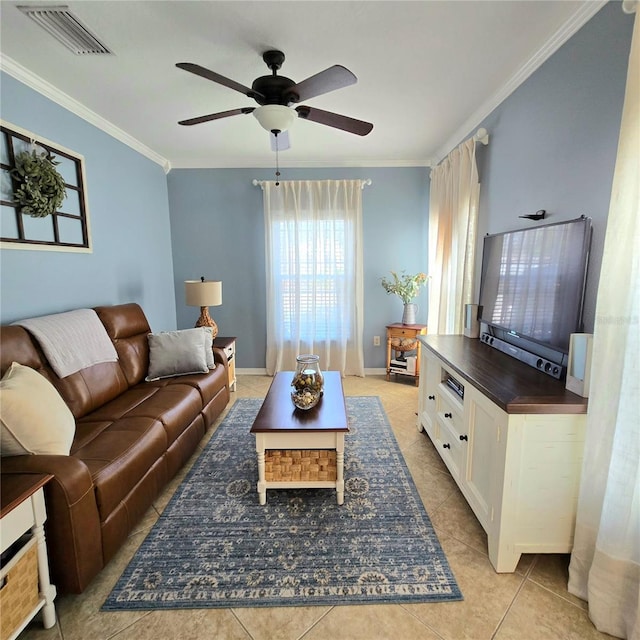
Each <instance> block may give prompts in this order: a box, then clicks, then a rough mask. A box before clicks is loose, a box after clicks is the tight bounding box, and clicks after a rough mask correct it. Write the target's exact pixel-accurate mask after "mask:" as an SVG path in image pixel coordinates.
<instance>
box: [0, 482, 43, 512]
mask: <svg viewBox="0 0 640 640" xmlns="http://www.w3.org/2000/svg"><path fill="white" fill-rule="evenodd" d="M49 480H53V476H52V475H50V474H46V473H43V474H39V473H33V474H32V473H29V474H16V475H13V474H10V473H5V474H4V475H3V476H2V484H1V485H0V518H4V517H5V516H6V515H7V514H8V513H9V512H11V511H12V510H13V509H15V508H16V507H17V506H18V505H19V504H22V503H23V502H24V501H25V500H28V499H29V498H30V497H31V496H32V495H33V494H34V493H35V492H36V491H37V490H38V489H40V487H44V485H45V484H47V482H49Z"/></svg>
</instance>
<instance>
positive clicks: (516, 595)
mask: <svg viewBox="0 0 640 640" xmlns="http://www.w3.org/2000/svg"><path fill="white" fill-rule="evenodd" d="M538 558H539V556H538V555H536V557H535V558H534V559H533V562H532V563H531V564H530V565H529V567H528V568H527V570H526V571H525V572H524V575H523V576H522V582H521V583H520V586H519V587H518V589H517V590H516V592H515V594H514V595H513V598H511V602H510V603H509V606H508V607H507V609H506V611H505V612H504V614H503V615H502V617H501V618H500V620H499V621H498V624H497V625H496V628H495V629H494V631H493V633H492V634H491V640H494V638H495V637H496V635H497V633H498V632H499V631H500V627H501V626H502V624H503V622H504V621H505V619H506V618H507V616H508V615H509V612H510V611H511V608H512V607H513V605H514V604H515V602H516V600H517V599H518V596H519V595H520V592H521V591H522V589H524V586H525V584H526V583H527V580H528V579H529V576H530V575H531V572H532V571H533V569H534V567H535V566H536V564H537V562H538Z"/></svg>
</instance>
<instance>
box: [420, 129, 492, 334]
mask: <svg viewBox="0 0 640 640" xmlns="http://www.w3.org/2000/svg"><path fill="white" fill-rule="evenodd" d="M475 146H476V142H475V141H474V140H473V139H470V140H467V141H466V142H464V143H462V144H461V145H460V146H459V147H457V148H456V149H454V150H453V151H452V152H451V153H450V154H449V155H448V156H447V157H446V158H445V159H444V160H443V161H442V162H441V163H440V164H439V165H438V166H437V167H435V168H434V169H432V170H431V191H430V196H429V275H430V276H431V279H430V281H429V316H428V320H427V324H428V332H429V333H432V334H459V333H462V331H463V328H464V305H465V304H469V303H472V302H473V300H472V297H473V284H474V268H475V246H476V236H477V221H478V200H479V197H480V184H479V182H478V168H477V166H476V156H475Z"/></svg>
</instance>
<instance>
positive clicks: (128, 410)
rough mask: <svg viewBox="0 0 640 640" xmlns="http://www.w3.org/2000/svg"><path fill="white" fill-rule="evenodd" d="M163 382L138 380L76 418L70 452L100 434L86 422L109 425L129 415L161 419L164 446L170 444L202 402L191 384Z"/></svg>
mask: <svg viewBox="0 0 640 640" xmlns="http://www.w3.org/2000/svg"><path fill="white" fill-rule="evenodd" d="M193 377H198V378H206V377H208V376H193ZM186 379H189V376H181V377H180V378H178V379H177V380H186ZM162 382H163V380H161V381H158V383H141V384H139V385H137V386H135V387H133V388H132V389H129V390H128V391H126V392H125V393H123V394H122V395H120V396H118V397H117V398H115V399H114V400H112V401H111V402H109V403H107V404H105V405H104V406H102V407H100V408H99V409H97V410H96V411H94V412H93V413H92V414H91V415H89V416H86V418H83V419H82V420H79V421H78V427H77V433H76V437H75V440H74V448H73V452H74V453H75V450H76V446H78V447H85V446H86V445H87V444H88V443H89V441H90V439H91V438H94V437H97V436H98V435H99V433H98V432H96V431H92V430H87V428H86V427H87V424H100V423H104V424H109V423H114V422H117V421H118V420H123V419H132V418H150V419H152V420H157V421H158V422H160V423H161V424H162V426H163V427H164V429H165V432H166V436H167V446H170V445H171V444H172V443H173V442H174V440H176V438H178V437H179V436H180V434H181V433H182V431H183V430H184V429H185V427H186V426H187V425H189V424H191V422H192V421H193V420H194V419H195V418H196V417H197V416H198V414H199V413H200V412H201V411H202V408H203V402H202V399H201V395H200V393H199V392H198V390H197V389H195V388H194V387H193V386H192V385H189V384H179V383H177V382H175V381H173V380H171V379H169V380H167V384H161V383H162ZM157 385H158V386H157Z"/></svg>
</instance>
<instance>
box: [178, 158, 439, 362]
mask: <svg viewBox="0 0 640 640" xmlns="http://www.w3.org/2000/svg"><path fill="white" fill-rule="evenodd" d="M273 173H274V170H273V169H174V170H173V171H171V172H170V173H169V176H168V184H169V203H170V210H171V237H172V242H173V255H174V276H175V285H176V308H177V319H178V326H179V327H180V328H186V327H189V326H192V325H193V323H194V321H195V319H196V318H197V316H198V310H197V309H194V308H192V307H187V306H185V304H184V284H183V283H184V281H185V280H193V279H197V278H199V277H200V276H205V277H206V278H207V279H212V280H222V289H223V293H222V305H221V306H220V307H213V308H211V309H210V313H211V315H212V317H213V318H214V320H215V321H216V323H217V324H218V327H219V330H220V335H227V336H228V335H234V336H236V337H237V338H238V342H237V352H238V353H237V366H238V367H240V368H245V369H264V366H265V360H264V358H265V352H266V319H265V307H266V300H265V249H264V217H263V209H262V190H261V189H260V188H259V187H254V186H253V184H252V180H253V179H258V180H273ZM282 174H283V175H282V177H283V179H289V180H326V179H365V178H371V180H372V184H371V185H370V186H366V187H365V188H364V192H363V196H362V201H363V202H362V209H363V229H364V243H363V245H364V288H365V299H364V307H365V314H364V315H365V319H364V348H365V353H364V362H365V367H366V368H381V367H384V366H385V357H386V347H385V325H386V324H389V323H390V322H399V321H400V320H401V318H402V302H401V301H400V299H399V298H398V297H397V296H389V295H387V294H386V293H385V291H384V289H383V288H382V286H381V284H380V278H381V277H383V276H388V275H389V272H390V271H391V270H392V269H393V270H396V271H402V270H405V271H407V273H415V272H418V271H426V270H427V211H428V204H429V189H428V182H429V178H428V172H427V170H426V169H425V168H424V167H417V168H416V167H411V168H366V169H364V168H340V169H283V170H282ZM417 302H418V304H419V313H418V321H419V322H423V323H426V317H427V313H426V312H427V301H426V292H425V293H423V294H422V295H421V296H420V298H419V299H418V300H417ZM374 335H378V336H381V337H382V345H383V346H380V347H374V346H373V336H374Z"/></svg>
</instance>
